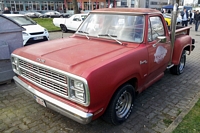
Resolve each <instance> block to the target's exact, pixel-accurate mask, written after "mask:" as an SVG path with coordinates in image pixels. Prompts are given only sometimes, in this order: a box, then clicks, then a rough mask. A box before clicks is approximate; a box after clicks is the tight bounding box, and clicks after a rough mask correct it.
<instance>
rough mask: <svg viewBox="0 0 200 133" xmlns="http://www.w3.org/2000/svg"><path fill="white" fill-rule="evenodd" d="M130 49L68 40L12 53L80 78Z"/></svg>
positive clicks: (85, 40) (75, 38)
mask: <svg viewBox="0 0 200 133" xmlns="http://www.w3.org/2000/svg"><path fill="white" fill-rule="evenodd" d="M135 46H136V45H135ZM137 46H138V44H137ZM131 49H133V47H127V46H122V45H119V44H118V43H116V42H108V41H102V40H101V41H98V40H88V39H86V38H79V37H71V38H65V39H57V40H52V41H47V42H42V43H38V44H34V45H30V46H26V47H23V48H20V49H17V50H16V51H14V54H17V55H19V56H22V57H25V58H28V59H30V60H33V61H36V62H38V58H39V59H41V60H45V62H39V63H41V64H45V65H47V66H51V67H54V68H57V69H60V70H63V71H66V72H69V73H72V74H76V75H79V76H81V75H82V74H83V73H84V72H87V71H91V69H96V68H98V67H100V66H102V65H103V64H105V63H106V62H108V61H111V60H112V59H113V58H116V57H117V56H119V55H121V54H123V53H125V52H127V51H129V50H131Z"/></svg>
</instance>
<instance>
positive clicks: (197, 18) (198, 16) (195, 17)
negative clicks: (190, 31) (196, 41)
mask: <svg viewBox="0 0 200 133" xmlns="http://www.w3.org/2000/svg"><path fill="white" fill-rule="evenodd" d="M194 20H195V31H198V28H199V21H200V14H199V10H197V12H196V14H195V15H194Z"/></svg>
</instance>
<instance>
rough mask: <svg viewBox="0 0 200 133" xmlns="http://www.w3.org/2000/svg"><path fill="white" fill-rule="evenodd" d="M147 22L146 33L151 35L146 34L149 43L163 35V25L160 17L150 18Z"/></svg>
mask: <svg viewBox="0 0 200 133" xmlns="http://www.w3.org/2000/svg"><path fill="white" fill-rule="evenodd" d="M149 21H150V22H149V28H148V33H149V34H151V35H149V34H148V35H149V36H150V38H151V39H150V40H149V41H153V40H155V39H157V37H158V36H164V35H165V31H164V27H163V23H162V20H161V19H160V17H150V19H149Z"/></svg>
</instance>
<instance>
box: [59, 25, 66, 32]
mask: <svg viewBox="0 0 200 133" xmlns="http://www.w3.org/2000/svg"><path fill="white" fill-rule="evenodd" d="M60 28H61V30H62V32H63V33H66V32H67V27H66V26H65V25H60Z"/></svg>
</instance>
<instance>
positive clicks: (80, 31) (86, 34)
mask: <svg viewBox="0 0 200 133" xmlns="http://www.w3.org/2000/svg"><path fill="white" fill-rule="evenodd" d="M78 32H79V33H84V34H85V36H86V37H87V39H88V40H89V39H90V38H89V37H88V34H89V33H88V32H85V31H82V30H79V31H78Z"/></svg>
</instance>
